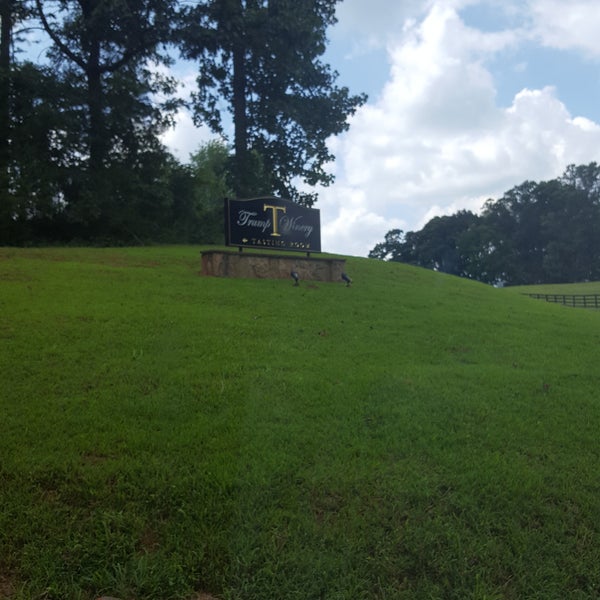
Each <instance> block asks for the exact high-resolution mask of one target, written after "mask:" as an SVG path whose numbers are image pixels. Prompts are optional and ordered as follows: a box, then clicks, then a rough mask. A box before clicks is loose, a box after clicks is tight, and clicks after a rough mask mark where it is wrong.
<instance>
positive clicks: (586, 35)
mask: <svg viewBox="0 0 600 600" xmlns="http://www.w3.org/2000/svg"><path fill="white" fill-rule="evenodd" d="M530 6H531V13H532V19H533V33H534V35H535V37H536V38H538V39H539V40H540V41H541V42H542V43H543V44H544V45H546V46H551V47H553V48H561V49H569V48H575V49H579V50H583V51H584V52H585V53H586V54H587V55H588V56H589V57H592V58H595V59H598V58H600V36H599V35H598V31H599V30H600V11H599V10H598V1H597V0H569V1H568V2H565V0H531V3H530Z"/></svg>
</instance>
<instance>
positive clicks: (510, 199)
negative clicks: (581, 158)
mask: <svg viewBox="0 0 600 600" xmlns="http://www.w3.org/2000/svg"><path fill="white" fill-rule="evenodd" d="M369 256H371V257H377V258H389V259H391V260H399V261H403V262H408V263H411V264H415V265H418V266H422V267H426V268H430V269H435V270H440V271H445V272H447V273H453V274H455V275H460V276H462V277H469V278H473V279H477V280H479V281H483V282H486V283H498V282H500V281H502V282H505V283H508V284H513V285H514V284H534V283H557V282H565V283H569V282H576V281H589V280H593V279H600V167H599V166H598V165H597V164H596V163H590V164H589V165H582V166H578V167H576V166H574V165H570V166H569V167H568V168H567V170H566V171H565V173H564V174H563V175H562V176H561V177H559V178H558V179H554V180H551V181H543V182H540V183H536V182H534V181H525V182H524V183H522V184H521V185H518V186H516V187H514V188H512V189H510V190H508V191H507V192H506V193H505V194H504V195H503V196H502V198H500V199H499V200H488V201H487V202H486V203H485V205H484V207H483V211H482V213H481V215H480V216H479V217H477V216H475V215H473V214H472V213H470V212H468V211H459V212H457V213H456V214H454V215H451V216H449V217H435V218H434V219H432V220H431V221H429V222H428V223H427V224H426V225H425V227H423V229H422V230H421V231H417V232H412V231H409V232H408V233H406V234H402V232H399V230H392V231H390V232H388V234H386V237H385V241H384V242H383V243H382V244H378V245H377V246H375V248H374V249H373V250H372V251H371V253H370V255H369Z"/></svg>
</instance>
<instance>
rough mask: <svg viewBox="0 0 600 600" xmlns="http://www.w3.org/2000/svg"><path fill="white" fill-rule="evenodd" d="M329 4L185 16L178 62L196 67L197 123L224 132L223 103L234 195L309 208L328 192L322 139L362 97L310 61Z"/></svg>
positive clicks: (263, 3) (219, 6)
mask: <svg viewBox="0 0 600 600" xmlns="http://www.w3.org/2000/svg"><path fill="white" fill-rule="evenodd" d="M336 1H337V0H208V1H207V2H204V3H202V4H200V5H199V6H197V7H195V8H193V9H190V10H189V11H188V13H187V26H186V27H185V28H184V30H183V36H182V42H183V50H182V52H183V55H184V56H185V57H186V58H190V59H194V60H198V62H199V76H198V91H197V93H196V94H195V96H194V103H193V107H194V114H195V119H196V122H198V123H199V122H204V123H207V124H208V125H209V126H210V127H211V128H212V129H213V131H215V132H218V133H221V134H222V133H223V132H224V129H225V119H224V117H223V116H222V115H221V112H220V109H219V107H220V102H221V101H222V100H224V101H225V103H226V104H227V106H228V110H229V113H230V115H231V118H232V120H233V129H234V135H233V138H234V141H233V146H234V170H233V171H234V176H235V179H234V191H235V192H236V194H237V195H238V196H249V195H257V194H271V193H275V194H279V195H282V196H285V197H288V198H290V199H293V200H295V201H298V202H301V203H304V204H307V205H311V204H312V203H313V202H314V201H315V199H316V194H314V193H301V192H299V191H298V189H297V188H296V184H297V181H299V180H301V181H303V182H305V183H307V184H309V185H311V186H314V185H316V184H322V185H328V184H329V183H331V181H332V180H333V176H332V175H331V174H330V173H328V172H327V171H326V169H325V165H326V164H327V163H328V162H329V161H331V160H332V159H333V156H332V154H331V153H330V151H329V149H328V147H327V143H326V142H327V139H328V138H329V137H330V136H332V135H336V134H339V133H341V132H343V131H345V130H346V129H347V128H348V123H347V117H348V116H349V115H351V114H353V113H354V111H355V110H356V108H357V107H358V106H360V105H361V104H362V103H363V102H364V101H365V100H366V96H364V95H358V96H351V95H350V93H349V91H348V89H347V88H345V87H341V88H340V87H337V86H336V85H335V80H336V78H337V73H335V72H333V71H331V69H330V68H329V66H328V65H326V64H324V63H322V62H321V61H320V60H319V57H320V56H321V55H322V54H323V53H324V51H325V46H326V30H327V27H329V26H330V25H332V24H334V23H335V20H336V19H335V4H336Z"/></svg>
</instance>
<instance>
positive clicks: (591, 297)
mask: <svg viewBox="0 0 600 600" xmlns="http://www.w3.org/2000/svg"><path fill="white" fill-rule="evenodd" d="M527 296H529V297H531V298H536V299H538V300H545V301H546V302H558V303H559V304H564V305H565V306H574V307H576V308H600V294H527Z"/></svg>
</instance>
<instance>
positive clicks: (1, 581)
mask: <svg viewBox="0 0 600 600" xmlns="http://www.w3.org/2000/svg"><path fill="white" fill-rule="evenodd" d="M15 589H16V585H15V583H14V581H12V580H11V579H9V578H8V577H7V576H6V575H2V574H0V600H10V598H12V597H13V595H14V593H15Z"/></svg>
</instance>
